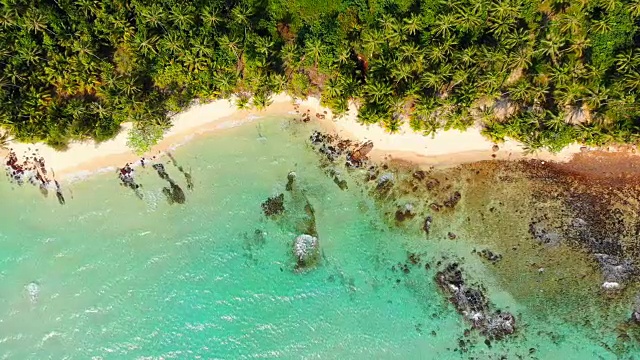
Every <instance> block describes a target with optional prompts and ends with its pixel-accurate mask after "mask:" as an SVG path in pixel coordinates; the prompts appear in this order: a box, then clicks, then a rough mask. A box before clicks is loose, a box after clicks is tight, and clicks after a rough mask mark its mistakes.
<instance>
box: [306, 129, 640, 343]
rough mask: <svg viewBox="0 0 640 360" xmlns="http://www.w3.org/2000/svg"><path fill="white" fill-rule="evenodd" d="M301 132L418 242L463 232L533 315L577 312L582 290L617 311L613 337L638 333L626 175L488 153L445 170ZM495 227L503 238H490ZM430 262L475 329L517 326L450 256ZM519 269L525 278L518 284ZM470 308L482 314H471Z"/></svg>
mask: <svg viewBox="0 0 640 360" xmlns="http://www.w3.org/2000/svg"><path fill="white" fill-rule="evenodd" d="M309 141H310V144H311V146H312V147H313V148H314V149H315V151H316V152H317V153H318V155H319V159H320V166H321V167H322V168H324V169H325V170H326V173H327V175H328V176H329V177H331V178H334V177H335V176H336V175H335V174H341V175H342V177H343V178H342V179H341V181H345V182H348V181H355V182H358V183H359V185H362V186H364V187H365V188H367V189H369V190H368V191H369V193H370V194H371V195H372V196H373V197H374V198H375V199H377V200H376V201H377V202H378V204H379V208H380V209H381V211H382V212H383V214H384V215H385V216H386V217H387V218H388V219H389V223H390V224H392V225H393V226H399V227H401V228H405V229H407V231H413V232H422V233H423V234H425V236H426V241H468V240H466V239H469V240H472V243H474V244H475V245H473V246H474V247H473V248H471V249H470V254H476V256H478V257H479V259H480V260H481V261H484V262H485V263H486V264H487V266H489V268H490V269H493V270H492V271H494V272H495V273H496V275H497V276H498V277H499V278H503V279H504V281H505V286H506V289H507V290H512V294H513V296H515V297H516V298H517V299H523V301H525V299H534V300H532V301H535V302H536V303H535V304H532V306H534V308H536V309H537V308H539V309H540V311H541V314H540V316H546V315H544V314H545V313H547V314H549V315H548V316H560V317H562V318H563V319H567V321H575V322H578V323H584V322H585V321H586V322H587V323H588V320H587V319H588V318H589V316H591V314H588V313H584V306H585V305H583V306H582V310H581V306H580V305H579V304H575V300H573V299H572V298H571V297H567V296H574V295H571V294H575V296H577V297H581V296H584V295H585V294H589V295H588V297H589V298H590V299H593V300H592V301H591V303H590V304H589V305H588V306H593V307H596V308H598V309H599V310H598V311H599V312H602V313H616V314H623V315H622V317H621V316H619V315H618V316H617V318H618V321H619V323H615V322H612V323H610V324H609V327H610V330H611V331H616V328H617V329H618V330H617V331H621V330H620V328H624V331H622V332H623V333H624V334H622V335H621V336H620V337H619V343H618V344H615V346H618V347H620V348H623V347H625V346H637V345H638V344H640V301H638V300H636V298H640V288H639V287H638V284H637V283H638V281H637V280H638V276H639V272H638V264H639V261H640V243H639V242H638V241H639V240H638V239H639V237H638V234H639V233H640V230H639V229H640V216H639V215H638V209H639V207H638V204H640V200H637V199H640V186H638V184H637V183H636V182H633V181H631V182H628V181H620V180H619V179H616V181H607V180H602V179H601V180H599V181H598V182H597V183H595V184H594V182H593V181H592V179H591V178H590V177H589V176H588V175H584V174H582V175H580V176H577V175H575V174H572V173H570V172H568V171H567V169H566V168H567V166H570V165H563V164H556V163H549V162H545V161H537V160H521V161H487V162H480V163H474V164H467V165H461V166H458V167H456V168H452V169H434V168H428V169H416V168H415V167H414V166H412V165H411V164H406V163H395V162H394V161H393V160H392V159H388V161H385V162H383V163H379V164H374V163H372V162H370V161H368V159H367V158H366V154H367V153H368V151H371V148H373V147H375V144H363V143H357V142H353V141H349V140H344V139H340V138H339V137H337V136H335V135H329V134H323V133H319V132H314V133H313V134H311V136H310V139H309ZM360 149H367V150H368V151H362V152H361V151H360ZM360 153H364V156H362V157H358V159H357V160H358V161H357V162H355V163H354V162H353V161H350V156H353V154H360ZM327 169H328V170H327ZM334 182H336V184H338V182H337V181H335V180H334ZM498 184H499V186H496V185H498ZM341 188H342V187H341ZM499 238H500V239H502V238H507V239H510V240H509V241H507V242H496V241H495V240H496V239H499ZM461 239H462V240H461ZM475 246H482V247H480V248H479V249H476V248H475ZM567 254H573V255H572V256H570V257H569V258H567V257H566V256H567ZM414 260H415V259H414ZM408 269H409V268H407V270H408ZM436 271H437V273H436V275H435V276H434V279H435V282H436V283H437V284H438V285H439V287H440V289H441V291H442V292H443V294H445V296H446V297H447V298H449V300H450V301H451V302H452V303H453V305H454V306H455V307H456V309H457V310H458V312H459V313H460V314H461V316H462V317H463V318H464V319H465V320H466V321H469V323H470V324H471V325H472V327H473V328H474V329H477V330H478V331H479V333H481V334H482V335H484V336H485V337H486V338H487V339H491V340H499V339H502V338H504V337H509V336H513V334H514V333H516V334H517V327H516V321H515V319H516V317H517V316H515V315H513V314H510V313H509V312H508V311H503V310H502V311H500V310H494V309H493V306H492V305H490V304H491V299H490V298H488V297H487V294H486V292H484V291H482V289H483V287H482V286H481V285H479V284H474V285H471V286H470V285H468V284H469V280H468V279H466V278H465V276H463V275H462V273H461V270H460V266H459V264H458V263H450V262H447V261H445V260H444V259H442V261H441V266H439V267H437V269H436ZM519 274H520V275H519ZM523 274H524V275H525V277H524V278H522V275H523ZM518 278H520V280H517V279H518ZM569 279H572V280H571V283H567V281H568V280H569ZM523 280H524V281H530V282H531V284H532V285H531V286H530V287H529V288H520V289H519V288H518V287H522V283H521V282H522V281H523ZM471 283H473V280H472V281H471ZM533 284H537V285H533ZM563 284H564V285H563ZM535 289H538V290H539V291H540V292H543V293H545V294H548V295H546V296H549V297H550V299H551V300H552V302H551V303H554V304H557V305H558V306H560V307H559V308H557V310H556V309H554V308H549V304H544V302H545V300H543V298H542V297H540V296H538V295H534V293H533V291H534V290H535ZM538 290H536V291H538ZM578 294H580V295H578ZM636 294H638V295H636ZM563 304H569V305H568V307H567V308H566V310H565V311H567V312H566V313H561V312H560V311H563V310H560V309H561V308H562V306H564V305H563ZM544 306H546V307H547V309H545V308H544ZM624 308H626V309H627V310H626V315H624V312H625V311H624ZM621 309H622V310H621ZM474 310H475V313H480V314H482V316H474V315H472V314H474ZM552 314H553V315H552ZM523 321H524V322H525V323H526V318H525V319H523ZM609 321H612V320H609ZM618 324H625V326H622V327H621V326H619V325H618ZM592 331H593V333H594V334H597V333H598V331H601V329H599V328H595V327H594V328H592ZM594 336H596V335H594ZM596 337H597V336H596ZM633 339H635V340H633ZM615 346H613V347H612V351H615V349H614V347H615Z"/></svg>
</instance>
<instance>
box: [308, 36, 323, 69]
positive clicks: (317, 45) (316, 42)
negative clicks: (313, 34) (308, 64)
mask: <svg viewBox="0 0 640 360" xmlns="http://www.w3.org/2000/svg"><path fill="white" fill-rule="evenodd" d="M324 48H325V47H324V44H323V43H322V41H321V40H320V39H317V38H316V39H311V40H309V41H307V43H306V44H305V47H304V54H305V57H307V56H308V57H309V58H311V59H313V66H314V67H316V68H317V67H318V61H319V60H320V57H321V56H322V54H323V53H324Z"/></svg>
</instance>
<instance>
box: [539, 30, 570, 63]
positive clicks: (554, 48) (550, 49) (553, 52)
mask: <svg viewBox="0 0 640 360" xmlns="http://www.w3.org/2000/svg"><path fill="white" fill-rule="evenodd" d="M540 45H541V46H542V47H541V48H540V50H539V51H540V53H541V54H543V55H546V56H548V57H550V58H551V61H552V62H553V64H554V65H557V64H558V58H559V57H560V54H561V52H562V50H561V49H562V46H563V45H564V40H563V39H560V38H558V37H557V36H555V35H551V34H549V35H547V37H546V39H544V40H542V41H540Z"/></svg>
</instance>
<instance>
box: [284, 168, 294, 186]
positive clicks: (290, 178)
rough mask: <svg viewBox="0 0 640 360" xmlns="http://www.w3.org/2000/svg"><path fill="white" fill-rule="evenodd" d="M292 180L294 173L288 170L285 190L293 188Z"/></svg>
mask: <svg viewBox="0 0 640 360" xmlns="http://www.w3.org/2000/svg"><path fill="white" fill-rule="evenodd" d="M294 181H296V173H295V172H293V171H291V172H289V174H287V186H285V189H286V190H287V191H291V190H293V183H294Z"/></svg>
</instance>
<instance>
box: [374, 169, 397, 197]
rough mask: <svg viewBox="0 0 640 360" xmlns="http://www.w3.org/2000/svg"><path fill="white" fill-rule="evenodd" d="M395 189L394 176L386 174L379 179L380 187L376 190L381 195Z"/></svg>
mask: <svg viewBox="0 0 640 360" xmlns="http://www.w3.org/2000/svg"><path fill="white" fill-rule="evenodd" d="M392 187H393V174H392V173H385V174H382V175H381V176H380V178H378V185H377V186H376V190H377V191H378V192H381V193H385V192H387V191H389V190H391V188H392Z"/></svg>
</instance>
